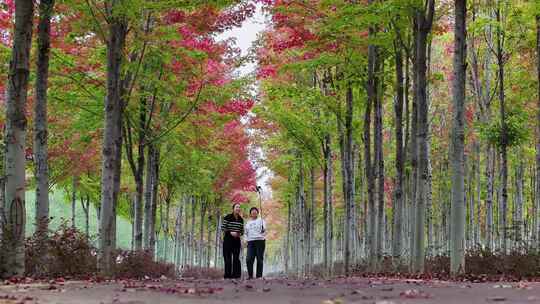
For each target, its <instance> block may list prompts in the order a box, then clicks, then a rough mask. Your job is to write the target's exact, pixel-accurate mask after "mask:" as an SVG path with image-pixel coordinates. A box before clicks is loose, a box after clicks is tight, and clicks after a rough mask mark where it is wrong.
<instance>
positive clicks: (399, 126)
mask: <svg viewBox="0 0 540 304" xmlns="http://www.w3.org/2000/svg"><path fill="white" fill-rule="evenodd" d="M394 50H395V61H396V97H395V99H394V111H395V128H396V129H395V132H396V164H395V165H396V188H395V190H394V208H393V210H392V211H393V219H394V225H393V232H392V258H393V259H394V263H395V264H397V265H399V264H401V261H399V259H400V258H401V256H402V238H403V236H402V229H403V224H402V223H403V181H404V169H405V155H404V146H403V102H404V99H403V98H404V95H403V57H402V50H401V47H400V46H399V42H395V44H394Z"/></svg>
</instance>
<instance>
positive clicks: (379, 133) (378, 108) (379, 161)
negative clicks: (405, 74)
mask: <svg viewBox="0 0 540 304" xmlns="http://www.w3.org/2000/svg"><path fill="white" fill-rule="evenodd" d="M377 70H379V68H377ZM381 74H384V73H381ZM380 83H381V84H382V83H384V81H383V80H382V79H381V81H380ZM383 91H384V90H383V89H381V90H377V95H376V98H375V100H374V101H375V104H374V105H375V113H374V114H375V116H374V129H375V134H374V145H375V163H374V164H373V166H374V169H373V172H374V173H375V176H374V178H375V179H376V181H377V185H376V189H377V190H376V193H377V195H376V198H377V223H378V225H377V226H378V228H377V235H376V237H375V239H376V240H377V242H376V252H377V253H376V254H377V257H376V259H377V268H378V267H380V263H381V261H382V258H383V252H384V249H385V235H386V214H385V211H384V154H383V112H382V111H383V105H382V102H383V98H382V92H383Z"/></svg>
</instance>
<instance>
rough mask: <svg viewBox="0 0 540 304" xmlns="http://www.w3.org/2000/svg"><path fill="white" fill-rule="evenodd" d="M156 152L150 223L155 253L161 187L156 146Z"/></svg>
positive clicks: (152, 249)
mask: <svg viewBox="0 0 540 304" xmlns="http://www.w3.org/2000/svg"><path fill="white" fill-rule="evenodd" d="M153 152H154V153H153V154H152V174H151V179H152V195H151V197H152V214H151V218H150V220H151V223H150V230H149V234H150V251H151V252H152V254H153V255H154V254H155V247H156V237H157V235H156V212H157V205H158V197H159V193H158V188H159V150H158V148H155V149H154V151H153Z"/></svg>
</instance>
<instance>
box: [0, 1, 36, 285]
mask: <svg viewBox="0 0 540 304" xmlns="http://www.w3.org/2000/svg"><path fill="white" fill-rule="evenodd" d="M33 13H34V5H33V1H29V0H16V1H15V28H14V33H13V47H12V51H11V61H10V64H9V74H8V81H7V93H6V103H7V106H6V126H5V136H6V137H5V143H6V148H5V149H6V150H5V155H6V160H5V175H6V185H5V187H6V188H5V189H6V190H5V191H6V193H5V199H6V200H5V201H4V213H5V214H4V221H5V222H4V223H5V225H4V227H3V228H4V233H3V241H4V242H5V245H6V246H5V248H6V249H5V250H4V252H2V254H3V255H4V262H5V265H3V266H4V268H5V269H4V270H5V272H4V274H5V276H8V277H9V276H20V275H23V273H24V237H25V222H26V208H25V197H24V195H25V188H26V187H25V164H26V154H25V147H26V124H27V120H26V114H25V108H26V99H27V89H28V80H29V79H28V78H29V74H30V68H29V66H30V47H31V43H32V18H33Z"/></svg>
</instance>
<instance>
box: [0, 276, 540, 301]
mask: <svg viewBox="0 0 540 304" xmlns="http://www.w3.org/2000/svg"><path fill="white" fill-rule="evenodd" d="M490 302H497V303H540V282H537V283H525V282H515V283H504V282H497V283H466V282H446V281H437V280H429V281H428V280H425V281H424V280H406V279H401V280H398V279H383V278H371V279H370V278H356V277H353V278H347V279H345V278H338V279H333V280H289V279H268V280H253V281H238V282H231V281H224V280H194V279H193V280H190V279H181V280H153V281H152V280H147V281H122V280H118V281H110V282H93V281H63V280H56V281H50V282H41V283H38V282H31V283H17V284H13V283H10V284H9V283H5V284H3V285H0V304H34V303H40V304H45V303H51V304H52V303H54V304H65V303H80V304H109V303H110V304H113V303H114V304H146V303H148V304H151V303H160V304H168V303H185V304H199V303H249V304H255V303H257V304H259V303H260V304H267V303H268V304H278V303H287V304H301V303H320V304H338V303H340V304H345V303H366V304H368V303H369V304H398V303H438V304H450V303H460V304H465V303H490Z"/></svg>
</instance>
